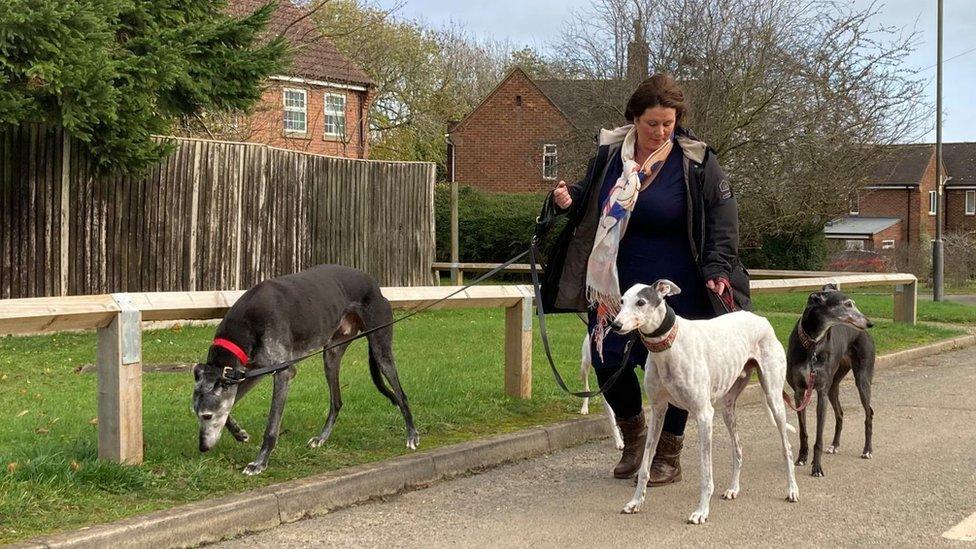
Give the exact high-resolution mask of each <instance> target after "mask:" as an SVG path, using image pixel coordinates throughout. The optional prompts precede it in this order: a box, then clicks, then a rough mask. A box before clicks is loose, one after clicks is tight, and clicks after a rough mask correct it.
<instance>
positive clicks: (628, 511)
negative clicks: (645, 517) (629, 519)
mask: <svg viewBox="0 0 976 549" xmlns="http://www.w3.org/2000/svg"><path fill="white" fill-rule="evenodd" d="M640 508H641V502H639V501H634V500H631V501H628V502H627V505H624V508H623V510H621V511H620V512H621V513H623V514H625V515H633V514H634V513H637V512H640Z"/></svg>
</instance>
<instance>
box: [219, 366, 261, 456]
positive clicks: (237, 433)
mask: <svg viewBox="0 0 976 549" xmlns="http://www.w3.org/2000/svg"><path fill="white" fill-rule="evenodd" d="M260 380H261V378H255V377H252V378H250V379H245V380H244V381H242V382H241V384H240V385H238V386H237V394H236V395H234V405H235V406H236V405H237V403H238V402H240V401H241V399H243V398H244V395H246V394H247V393H248V392H249V391H250V390H251V389H253V388H254V386H255V385H257V384H258V381H260ZM225 426H226V427H227V430H228V431H230V434H231V435H233V436H234V438H235V439H236V440H237V442H247V441H249V440H251V435H249V434H247V431H245V430H244V428H243V427H241V426H240V424H239V423H237V421H236V420H235V419H234V418H233V417H232V416H231V415H229V414H228V415H227V423H226V424H225Z"/></svg>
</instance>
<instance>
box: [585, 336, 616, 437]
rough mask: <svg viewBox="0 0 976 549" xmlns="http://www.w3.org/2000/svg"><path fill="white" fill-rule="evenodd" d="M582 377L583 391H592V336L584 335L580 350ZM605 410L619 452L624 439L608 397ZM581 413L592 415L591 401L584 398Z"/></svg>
mask: <svg viewBox="0 0 976 549" xmlns="http://www.w3.org/2000/svg"><path fill="white" fill-rule="evenodd" d="M580 356H582V359H581V360H580V377H581V378H582V379H583V390H584V391H589V390H590V367H591V366H593V357H592V355H591V353H590V334H589V333H587V334H585V335H583V348H582V349H581V350H580ZM602 400H603V408H604V409H606V411H607V418H609V419H610V432H611V433H613V445H614V446H615V447H616V448H617V449H618V450H623V449H624V439H623V437H622V436H621V435H620V427H618V426H617V416H615V415H614V413H613V408H611V407H610V404H608V403H607V397H605V396H604V397H602ZM579 413H580V414H581V415H584V416H585V415H587V414H589V413H590V399H589V398H587V397H583V405H582V406H580V411H579Z"/></svg>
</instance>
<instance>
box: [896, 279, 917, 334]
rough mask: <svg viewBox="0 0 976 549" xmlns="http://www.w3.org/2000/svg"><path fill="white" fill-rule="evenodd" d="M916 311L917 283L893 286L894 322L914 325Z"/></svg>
mask: <svg viewBox="0 0 976 549" xmlns="http://www.w3.org/2000/svg"><path fill="white" fill-rule="evenodd" d="M917 310H918V281H917V280H915V281H912V282H909V283H906V284H896V285H895V314H894V317H895V322H904V323H907V324H915V322H916V317H917Z"/></svg>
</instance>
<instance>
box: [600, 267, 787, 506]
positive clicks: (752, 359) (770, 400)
mask: <svg viewBox="0 0 976 549" xmlns="http://www.w3.org/2000/svg"><path fill="white" fill-rule="evenodd" d="M680 292H681V289H680V288H678V286H677V285H676V284H675V283H674V282H671V281H669V280H658V281H657V282H655V283H654V284H652V285H651V286H645V285H643V284H636V285H634V286H632V287H631V288H630V289H629V290H627V292H626V293H625V294H624V296H623V299H622V303H621V310H620V313H619V314H617V316H616V318H615V319H614V322H613V324H612V325H611V328H612V329H613V330H614V331H616V332H618V333H629V332H632V331H633V330H639V331H640V333H641V339H642V340H643V342H644V345H646V346H647V348H648V350H649V351H650V352H649V353H648V356H647V365H646V366H645V368H644V370H645V374H644V387H645V389H646V391H647V396H648V398H649V400H650V405H651V417H650V421H649V422H648V423H647V446H646V447H645V449H644V459H643V461H642V462H641V467H640V474H639V476H638V479H637V490H636V491H635V492H634V497H633V499H631V500H630V502H628V503H627V505H626V506H624V508H623V512H624V513H636V512H637V511H639V510H640V507H641V504H642V503H644V495H645V493H646V491H647V477H648V470H649V465H650V463H651V460H653V459H654V452H655V450H656V448H657V442H658V438H659V437H660V436H661V429H662V427H663V426H664V412H665V410H666V409H667V407H668V402H671V403H673V404H674V405H675V406H678V407H680V408H683V409H685V410H688V415H689V417H692V418H695V419H697V420H698V433H699V436H700V437H701V499H700V500H699V502H698V509H696V510H695V511H694V512H693V513H692V514H691V516H690V517H688V522H689V523H691V524H703V523H704V522H705V521H706V520H708V506H709V501H710V500H711V497H712V492H713V490H714V488H715V487H714V484H713V482H712V418H713V416H714V415H715V410H714V408H712V404H713V403H714V402H715V401H717V400H719V399H722V401H723V404H724V408H725V409H724V416H725V426H726V427H728V429H729V434H730V435H731V437H732V485H731V486H730V487H729V489H728V490H726V491H725V493H724V494H723V495H722V499H727V500H731V499H735V498H736V496H738V495H739V471H740V469H741V468H742V446H741V444H740V443H739V434H738V432H737V430H736V425H735V401H736V398H738V396H739V393H741V392H742V389H744V388H745V387H746V385H747V384H748V383H749V376H750V374H751V373H752V372H753V371H756V372H757V373H758V375H759V383H760V384H761V385H762V389H763V393H765V397H766V409H767V412H769V414H770V417H771V419H772V420H773V422H774V423H775V424H776V427H777V428H778V429H779V435H780V440H781V441H782V445H783V462H784V464H785V466H786V480H787V495H786V500H787V501H790V502H796V501H799V499H800V490H799V488H798V487H797V485H796V477H795V476H794V472H793V455H792V452H791V451H790V441H789V438H788V437H787V429H789V430H794V429H793V427H792V426H791V425H789V424H788V423H787V422H786V409H785V408H784V405H783V401H782V400H781V398H782V394H783V383H784V382H785V380H786V352H785V351H784V350H783V345H782V344H781V343H780V342H779V340H778V339H776V334H775V332H773V327H772V326H771V325H770V324H769V321H768V320H766V319H765V318H763V317H761V316H758V315H754V314H752V313H750V312H747V311H738V312H734V313H729V314H726V315H722V316H719V317H716V318H713V319H710V320H686V319H684V318H681V317H679V316H677V315H675V314H674V310H673V309H671V307H670V306H669V305H668V304H667V303H665V301H664V298H665V297H667V296H669V295H677V294H678V293H680ZM794 431H795V430H794Z"/></svg>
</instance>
